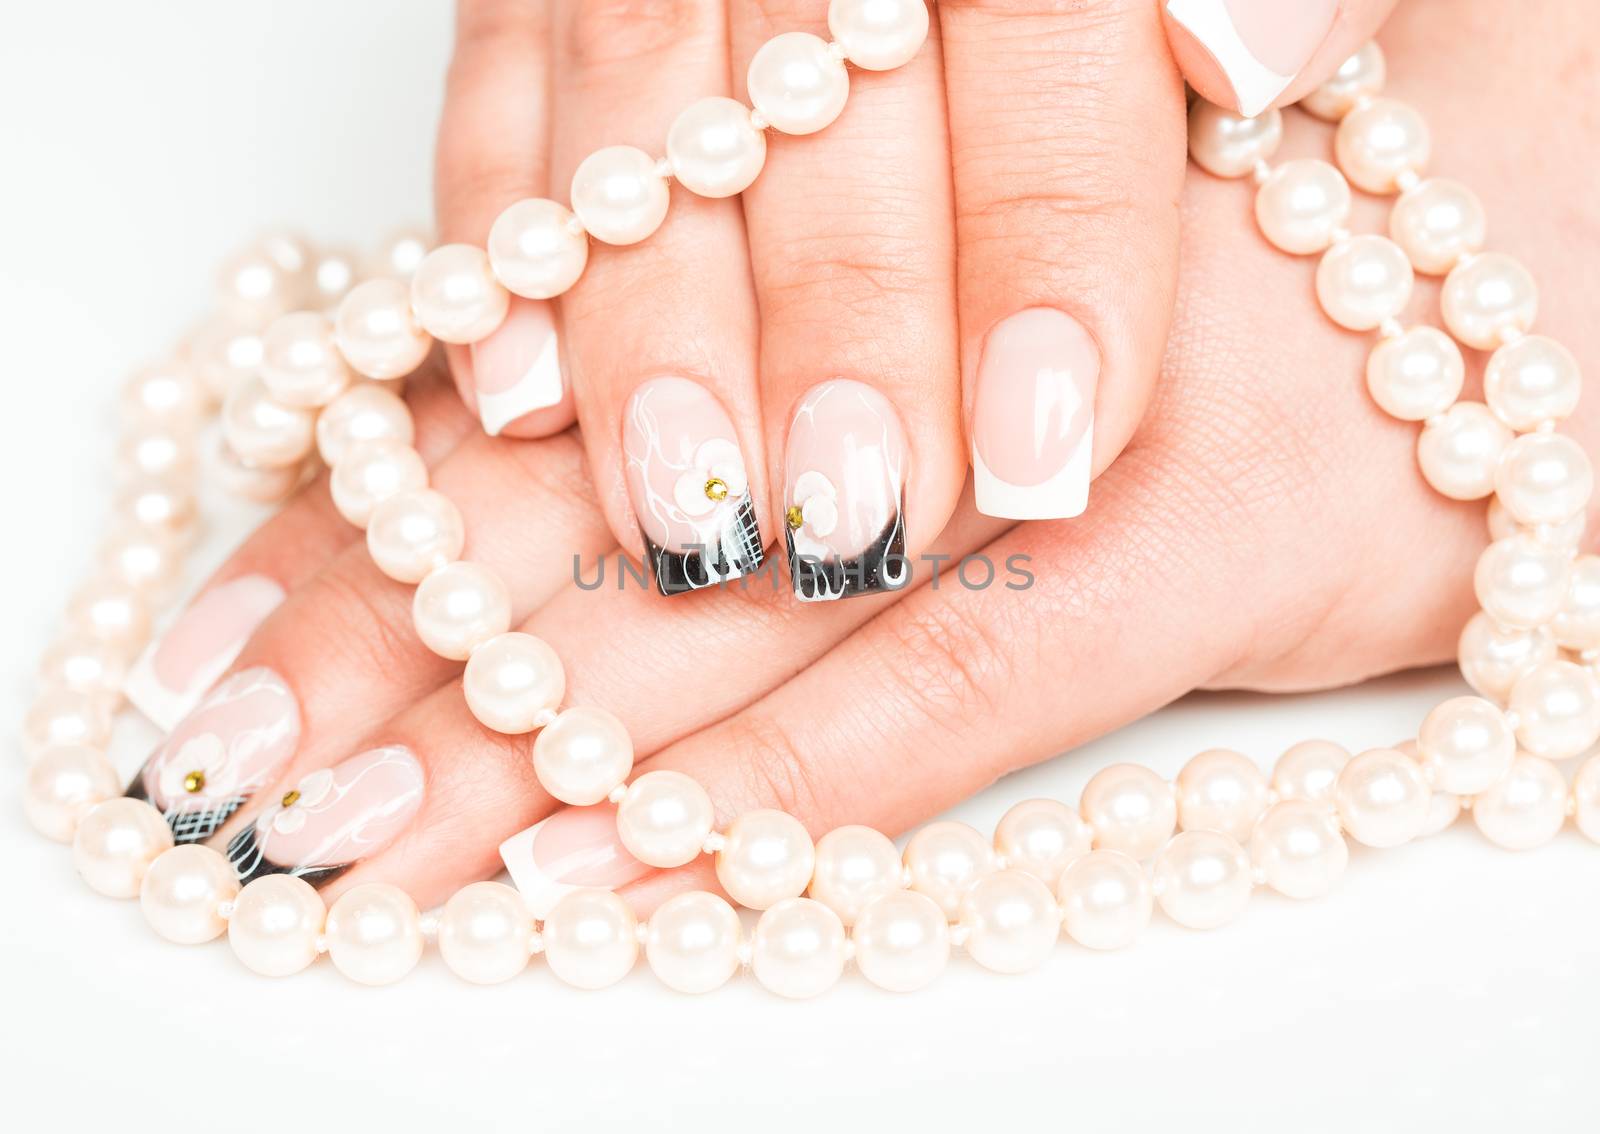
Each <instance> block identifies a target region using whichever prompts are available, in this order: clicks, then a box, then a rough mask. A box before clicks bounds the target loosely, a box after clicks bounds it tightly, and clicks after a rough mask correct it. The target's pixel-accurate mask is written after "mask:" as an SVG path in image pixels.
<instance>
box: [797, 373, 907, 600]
mask: <svg viewBox="0 0 1600 1134" xmlns="http://www.w3.org/2000/svg"><path fill="white" fill-rule="evenodd" d="M783 464H784V483H785V490H784V529H785V532H786V533H787V537H788V544H789V571H790V575H791V577H792V581H793V583H794V593H795V595H796V597H798V598H799V599H801V600H802V601H804V602H817V601H827V600H831V599H839V598H848V597H850V596H852V595H865V594H873V593H876V592H878V591H887V590H897V589H899V588H900V587H903V586H905V584H906V583H907V582H908V581H909V579H910V571H909V567H908V565H907V563H906V559H905V486H906V473H907V468H906V465H907V447H906V437H905V430H904V429H903V428H902V427H901V424H900V418H899V415H898V414H896V413H895V411H894V407H893V406H892V405H890V404H889V400H888V399H887V398H885V397H884V396H883V395H882V394H880V393H878V391H877V390H875V389H873V388H872V387H871V386H867V385H864V384H862V383H860V382H854V381H850V380H849V379H844V378H836V379H833V380H832V381H828V382H824V383H822V384H821V385H820V386H816V387H814V388H813V389H812V390H811V391H810V392H809V393H807V394H806V396H805V397H804V398H802V399H801V400H800V404H799V406H798V407H796V409H795V413H794V419H793V421H791V422H790V425H789V438H788V443H787V445H786V446H785V449H784V458H783Z"/></svg>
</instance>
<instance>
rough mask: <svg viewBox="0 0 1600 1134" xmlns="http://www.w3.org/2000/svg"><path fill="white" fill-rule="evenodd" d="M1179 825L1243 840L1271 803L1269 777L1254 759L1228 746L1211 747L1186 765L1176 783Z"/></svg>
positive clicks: (1188, 829) (1191, 829) (1190, 829)
mask: <svg viewBox="0 0 1600 1134" xmlns="http://www.w3.org/2000/svg"><path fill="white" fill-rule="evenodd" d="M1175 786H1176V789H1177V797H1178V824H1179V826H1181V827H1182V828H1183V829H1184V830H1185V831H1197V830H1203V829H1210V830H1213V831H1221V832H1222V833H1223V834H1225V835H1230V836H1232V837H1233V839H1234V840H1236V841H1238V842H1243V841H1244V840H1246V839H1248V838H1249V837H1250V832H1251V831H1252V830H1253V829H1254V828H1255V825H1256V820H1257V819H1258V818H1260V816H1261V813H1262V812H1263V811H1265V810H1266V809H1267V804H1268V803H1269V802H1270V800H1269V799H1268V793H1267V777H1266V776H1265V774H1263V773H1262V771H1261V769H1260V768H1258V767H1256V765H1255V761H1254V760H1251V759H1250V758H1249V757H1248V756H1245V755H1243V754H1242V753H1238V752H1233V751H1231V750H1229V749H1226V748H1211V749H1207V750H1206V751H1204V752H1202V753H1200V754H1199V755H1198V756H1196V757H1194V758H1193V759H1192V760H1190V761H1189V762H1188V763H1187V764H1185V765H1184V766H1183V770H1182V771H1181V772H1179V773H1178V779H1177V782H1176V785H1175Z"/></svg>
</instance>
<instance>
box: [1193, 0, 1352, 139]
mask: <svg viewBox="0 0 1600 1134" xmlns="http://www.w3.org/2000/svg"><path fill="white" fill-rule="evenodd" d="M1338 8H1339V0H1167V12H1168V14H1169V15H1171V16H1172V18H1173V19H1174V20H1176V21H1177V22H1178V23H1180V24H1182V25H1183V27H1184V28H1185V29H1187V30H1188V32H1189V34H1190V35H1192V36H1194V38H1195V39H1196V40H1198V41H1199V43H1200V46H1201V47H1203V48H1205V49H1206V51H1207V52H1208V53H1209V54H1210V56H1211V58H1212V59H1214V60H1215V61H1216V64H1217V66H1218V67H1220V68H1221V69H1222V73H1223V74H1224V75H1226V76H1227V77H1228V82H1229V83H1230V84H1232V86H1233V93H1234V97H1235V98H1236V99H1238V102H1239V113H1240V114H1243V115H1245V116H1246V117H1249V118H1253V117H1255V116H1256V115H1257V114H1260V113H1261V112H1262V111H1264V110H1266V109H1267V107H1269V106H1271V105H1272V103H1273V101H1274V100H1275V99H1277V97H1278V96H1279V95H1281V94H1282V93H1283V92H1284V90H1285V88H1287V87H1288V85H1289V84H1290V83H1292V82H1294V78H1295V76H1296V75H1298V74H1299V73H1300V69H1301V68H1302V67H1304V66H1305V65H1306V64H1307V63H1308V62H1310V61H1311V56H1312V53H1314V52H1315V51H1316V50H1317V48H1318V47H1319V46H1321V44H1322V41H1323V40H1324V39H1326V38H1327V35H1328V29H1329V28H1331V27H1332V26H1333V17H1334V15H1335V14H1336V13H1337V12H1338Z"/></svg>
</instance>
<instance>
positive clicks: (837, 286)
mask: <svg viewBox="0 0 1600 1134" xmlns="http://www.w3.org/2000/svg"><path fill="white" fill-rule="evenodd" d="M867 220H868V221H869V222H870V220H871V218H867ZM937 278H939V277H938V276H937V275H935V274H933V273H932V272H931V271H930V264H929V259H928V256H927V252H926V249H925V247H920V246H918V244H917V243H916V242H914V241H911V240H906V239H902V238H900V237H898V236H894V235H883V234H882V233H879V234H876V235H870V236H869V235H867V234H866V233H862V234H859V235H854V234H841V233H823V234H818V233H804V234H795V235H791V236H787V237H783V238H781V239H780V241H779V242H777V243H776V244H775V246H774V247H773V248H772V249H771V251H770V254H769V255H767V256H765V257H763V262H762V266H761V290H762V293H763V304H764V307H765V308H766V309H768V310H772V311H774V312H775V313H778V314H779V317H780V318H783V319H784V320H785V321H789V320H794V321H798V322H804V323H810V322H813V321H816V322H821V323H834V324H837V322H838V321H839V319H840V317H841V316H845V317H847V318H848V320H849V322H850V323H858V322H859V321H860V320H861V319H863V318H865V317H869V316H878V315H881V314H882V313H883V311H884V310H885V308H886V307H889V306H899V305H900V302H901V301H902V300H905V299H913V298H921V297H925V296H926V295H927V294H928V291H929V288H930V281H931V280H934V279H937Z"/></svg>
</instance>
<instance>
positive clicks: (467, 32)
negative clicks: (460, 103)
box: [455, 0, 544, 59]
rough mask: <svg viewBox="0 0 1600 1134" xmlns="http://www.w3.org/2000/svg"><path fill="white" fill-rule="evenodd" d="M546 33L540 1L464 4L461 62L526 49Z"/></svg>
mask: <svg viewBox="0 0 1600 1134" xmlns="http://www.w3.org/2000/svg"><path fill="white" fill-rule="evenodd" d="M543 31H544V4H543V3H541V2H540V0H464V2H463V3H461V4H460V5H459V6H458V7H457V9H456V50H455V55H456V58H457V59H461V58H463V57H467V58H473V57H478V56H481V55H482V54H483V53H484V51H485V50H488V51H498V50H500V49H502V48H505V49H525V48H527V47H528V46H530V45H531V44H532V43H534V42H535V41H536V40H537V39H538V37H539V36H540V35H541V34H543Z"/></svg>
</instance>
